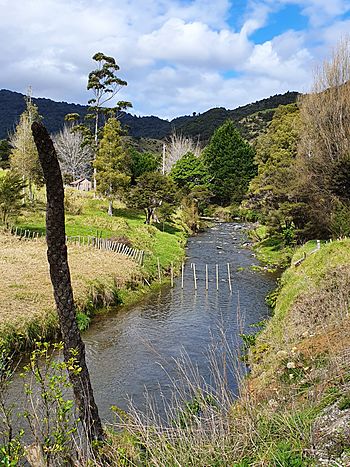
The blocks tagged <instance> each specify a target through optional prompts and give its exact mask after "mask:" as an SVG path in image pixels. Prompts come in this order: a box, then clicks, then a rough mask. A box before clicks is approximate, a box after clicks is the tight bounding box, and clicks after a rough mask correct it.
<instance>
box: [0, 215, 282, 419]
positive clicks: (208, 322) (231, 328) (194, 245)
mask: <svg viewBox="0 0 350 467" xmlns="http://www.w3.org/2000/svg"><path fill="white" fill-rule="evenodd" d="M246 240H247V239H246V227H245V226H244V225H241V224H238V223H222V224H217V225H216V226H215V227H213V228H211V229H208V230H206V231H205V232H203V233H200V234H199V235H197V236H196V237H192V238H190V239H189V241H188V245H187V249H186V254H187V260H186V264H185V274H184V287H183V288H182V281H181V277H177V278H176V279H175V282H174V287H173V288H171V287H170V286H164V287H162V288H161V289H160V290H159V291H157V292H156V293H152V294H150V295H149V296H147V297H146V298H145V299H144V300H143V302H142V303H140V304H138V305H136V306H133V307H130V308H119V309H118V310H117V312H116V311H111V312H110V313H108V314H105V315H100V316H99V317H97V318H96V319H95V320H94V322H93V324H92V325H91V327H90V328H89V330H88V331H86V332H85V333H84V334H83V338H84V341H85V344H86V355H87V363H88V366H89V370H90V376H91V380H92V385H93V388H94V394H95V398H96V402H97V405H98V407H99V412H100V415H101V418H102V420H103V421H104V422H108V421H112V420H113V417H114V416H113V413H112V411H111V406H118V407H120V408H121V409H123V410H127V409H128V404H129V403H130V401H132V403H133V405H134V406H135V407H136V408H138V409H141V410H143V409H145V408H146V405H145V404H146V398H145V393H147V399H149V398H150V397H151V398H152V400H153V401H154V403H155V404H157V407H158V410H159V412H160V413H162V411H163V408H164V405H163V404H164V403H165V404H167V403H168V402H169V401H170V400H171V398H172V394H173V391H174V385H173V382H174V381H176V382H179V371H178V370H179V368H178V365H177V364H176V361H177V360H179V359H183V356H184V355H186V362H187V363H189V362H190V368H189V371H192V372H195V373H196V374H198V375H200V376H201V378H202V379H203V381H205V382H206V383H208V384H211V383H212V381H211V379H212V377H213V373H212V369H211V368H210V364H209V359H210V357H209V356H208V350H209V349H210V348H215V352H216V354H217V355H218V357H219V360H220V358H221V355H220V353H223V352H226V350H225V349H224V347H225V346H223V345H222V343H223V340H225V341H226V342H227V343H228V344H229V346H230V348H231V349H233V354H234V353H235V350H237V348H238V347H239V346H240V345H241V339H240V337H239V334H241V333H242V332H243V333H252V332H254V331H255V329H254V328H252V327H251V325H252V324H254V323H257V322H259V321H261V320H263V319H265V318H267V317H268V312H269V310H268V308H267V306H266V305H265V302H264V298H265V296H266V294H267V293H268V292H269V291H270V290H272V289H273V288H274V286H275V277H274V276H273V275H271V274H269V273H267V272H264V271H259V270H253V269H252V266H254V265H257V264H258V261H257V260H256V258H255V257H254V254H253V252H252V250H251V249H249V248H246V247H244V243H245V242H246ZM191 263H194V264H195V268H196V276H197V290H195V287H194V279H193V268H192V267H191ZM227 263H229V264H230V272H231V276H230V277H231V286H232V292H231V291H230V287H229V281H228V272H227ZM205 265H208V273H209V283H208V290H206V280H205V277H206V273H205ZM216 265H218V271H219V282H218V284H219V285H218V290H217V281H216ZM223 336H225V337H224V338H223ZM231 360H233V361H231V363H232V367H234V369H236V368H237V366H239V367H240V369H241V370H243V371H244V370H245V366H244V365H243V364H242V363H241V362H239V360H238V359H237V357H236V356H233V357H232V356H231ZM219 366H220V365H219ZM194 368H195V371H194ZM227 373H228V372H227V371H226V377H227V381H228V384H229V387H230V390H232V392H233V393H235V391H236V389H237V381H236V376H235V372H234V371H233V372H232V374H229V373H228V374H227ZM191 378H192V375H191V374H190V376H189V379H190V380H191ZM23 383H24V382H23V379H22V378H21V377H20V376H19V371H18V372H17V373H16V374H15V375H14V378H13V381H12V384H11V387H10V389H9V394H8V402H9V403H10V402H12V403H13V404H14V405H15V407H17V409H20V408H21V407H24V406H25V405H26V404H25V402H24V400H25V395H24V391H23ZM21 423H23V419H22V422H21Z"/></svg>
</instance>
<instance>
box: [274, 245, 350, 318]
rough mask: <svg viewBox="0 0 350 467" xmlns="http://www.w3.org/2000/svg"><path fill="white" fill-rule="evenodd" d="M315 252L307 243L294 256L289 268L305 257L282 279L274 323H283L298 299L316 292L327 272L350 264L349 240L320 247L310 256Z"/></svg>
mask: <svg viewBox="0 0 350 467" xmlns="http://www.w3.org/2000/svg"><path fill="white" fill-rule="evenodd" d="M315 248H316V241H310V242H307V243H306V244H305V245H303V246H302V247H300V248H299V249H297V250H296V252H295V253H294V256H293V258H292V265H293V264H294V263H295V262H296V261H297V260H298V259H300V258H302V256H303V253H304V252H305V253H306V254H307V256H306V259H305V261H303V263H302V264H301V265H300V266H299V267H294V266H291V267H290V268H289V269H287V270H286V271H285V272H284V274H283V276H282V278H281V285H282V287H281V292H280V294H279V296H278V299H277V302H276V309H275V317H276V319H278V320H283V318H284V317H285V315H286V314H287V313H288V310H289V309H290V307H291V305H292V304H293V303H294V302H295V301H296V300H297V298H298V297H299V296H300V295H301V294H303V293H307V291H308V289H313V288H315V287H316V286H317V285H318V284H319V282H320V281H321V280H322V279H323V278H324V276H325V274H326V272H327V271H330V270H331V269H333V268H336V267H338V266H342V265H345V264H349V262H350V240H348V239H347V240H338V241H335V242H333V243H327V244H325V243H323V245H322V246H321V249H320V250H319V251H316V252H315V253H312V254H311V252H312V251H313V250H314V249H315Z"/></svg>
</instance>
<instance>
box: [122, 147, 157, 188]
mask: <svg viewBox="0 0 350 467" xmlns="http://www.w3.org/2000/svg"><path fill="white" fill-rule="evenodd" d="M129 153H130V159H131V161H130V171H131V182H132V184H135V181H136V179H137V178H138V177H141V175H143V174H144V173H146V172H156V171H157V170H158V169H159V166H160V156H159V154H154V153H152V152H140V151H137V150H136V149H135V148H129Z"/></svg>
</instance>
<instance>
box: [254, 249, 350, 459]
mask: <svg viewBox="0 0 350 467" xmlns="http://www.w3.org/2000/svg"><path fill="white" fill-rule="evenodd" d="M314 248H315V242H308V243H307V244H306V245H304V246H303V247H301V248H299V249H298V250H297V251H296V252H295V254H294V256H293V258H292V264H294V263H295V262H297V261H298V260H299V259H300V258H302V257H303V255H304V252H306V253H307V256H306V259H305V261H303V262H302V263H301V264H300V266H298V267H295V266H291V267H290V268H288V269H287V270H286V271H285V272H284V274H283V275H282V278H281V283H280V288H279V293H278V296H277V299H276V304H275V308H274V315H273V317H272V318H271V320H270V321H269V322H268V324H267V327H266V329H265V330H264V331H263V332H262V333H261V334H260V335H259V336H258V337H257V339H256V343H255V345H254V346H253V347H252V348H251V351H250V363H251V367H252V374H251V377H250V379H249V386H248V390H249V393H250V397H252V398H253V400H254V401H255V403H256V404H259V405H260V406H262V407H265V411H266V410H267V412H268V413H269V417H270V418H274V417H275V416H276V414H277V415H278V416H284V417H288V418H289V419H290V417H292V418H293V419H294V420H299V422H300V421H301V419H302V420H303V423H302V424H300V423H299V426H298V428H297V430H293V436H290V437H289V438H288V437H286V436H284V438H282V437H281V436H280V435H277V434H276V437H275V440H272V439H271V441H270V443H271V449H272V448H273V446H276V443H281V442H282V441H284V442H287V443H288V444H289V449H290V451H291V452H293V453H294V454H293V455H294V456H296V458H299V459H300V464H281V465H320V462H321V461H322V459H326V460H327V462H329V464H327V465H349V462H350V460H349V453H350V442H349V432H348V431H349V430H348V428H347V427H348V426H349V421H350V410H349V409H350V398H349V396H350V391H349V390H350V386H349V381H350V373H349V371H350V353H349V350H350V343H349V342H350V340H349V337H350V320H349V309H350V240H341V241H335V242H333V243H327V244H323V245H322V246H321V249H320V250H319V251H316V252H315V253H312V254H310V252H311V251H313V250H314ZM296 435H297V436H296ZM336 462H339V463H338V464H337V463H336Z"/></svg>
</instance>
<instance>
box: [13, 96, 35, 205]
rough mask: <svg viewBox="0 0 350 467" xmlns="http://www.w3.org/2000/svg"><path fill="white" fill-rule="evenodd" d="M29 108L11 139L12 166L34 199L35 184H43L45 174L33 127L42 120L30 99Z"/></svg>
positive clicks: (28, 101)
mask: <svg viewBox="0 0 350 467" xmlns="http://www.w3.org/2000/svg"><path fill="white" fill-rule="evenodd" d="M26 102H27V108H26V110H25V111H24V112H23V113H22V115H21V117H20V120H19V123H18V125H17V127H16V130H15V133H14V134H13V135H12V136H11V138H10V143H11V146H12V148H13V149H12V151H11V155H10V165H11V168H12V169H15V170H16V171H17V172H18V174H19V175H21V176H22V177H23V178H24V179H26V180H27V182H28V191H29V198H30V199H31V200H32V199H33V191H32V187H33V184H36V185H42V184H43V173H42V169H41V166H40V163H39V156H38V151H37V149H36V146H35V143H34V139H33V135H32V131H31V125H32V123H33V122H34V121H38V120H40V116H39V112H38V108H37V106H36V105H34V104H33V103H32V100H31V98H30V97H27V98H26Z"/></svg>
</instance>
